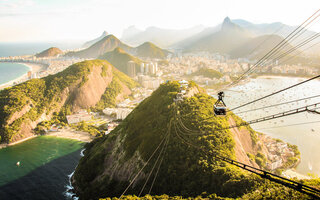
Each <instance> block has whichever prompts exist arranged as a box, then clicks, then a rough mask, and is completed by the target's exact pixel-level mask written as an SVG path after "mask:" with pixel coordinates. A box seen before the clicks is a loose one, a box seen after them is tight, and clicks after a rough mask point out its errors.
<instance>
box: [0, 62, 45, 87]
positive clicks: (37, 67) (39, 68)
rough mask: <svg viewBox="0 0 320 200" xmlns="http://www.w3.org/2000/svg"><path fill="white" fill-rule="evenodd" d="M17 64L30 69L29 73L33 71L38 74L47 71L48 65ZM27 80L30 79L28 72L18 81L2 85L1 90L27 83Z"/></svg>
mask: <svg viewBox="0 0 320 200" xmlns="http://www.w3.org/2000/svg"><path fill="white" fill-rule="evenodd" d="M17 63H18V64H22V65H24V66H26V67H28V68H29V71H31V72H32V73H37V72H40V71H42V70H46V68H47V66H46V65H43V64H39V63H24V62H17ZM27 79H28V72H26V73H25V74H23V75H22V76H20V77H17V78H16V79H14V80H11V81H9V82H7V83H3V84H0V90H2V89H5V88H7V87H10V86H12V85H13V84H14V83H15V82H22V81H26V80H27Z"/></svg>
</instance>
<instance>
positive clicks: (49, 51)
mask: <svg viewBox="0 0 320 200" xmlns="http://www.w3.org/2000/svg"><path fill="white" fill-rule="evenodd" d="M59 54H63V51H62V50H61V49H59V48H57V47H51V48H49V49H46V50H44V51H42V52H40V53H38V54H36V55H35V56H36V57H37V58H42V57H54V56H58V55H59Z"/></svg>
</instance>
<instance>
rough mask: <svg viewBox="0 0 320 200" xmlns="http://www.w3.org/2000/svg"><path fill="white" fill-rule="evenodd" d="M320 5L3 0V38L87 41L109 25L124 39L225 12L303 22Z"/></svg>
mask: <svg viewBox="0 0 320 200" xmlns="http://www.w3.org/2000/svg"><path fill="white" fill-rule="evenodd" d="M310 5H312V6H310ZM319 6H320V1H318V0H307V1H278V0H271V1H267V0H264V1H253V0H245V1H236V0H233V1H232V0H226V1H212V0H187V1H184V0H174V1H172V0H162V1H149V0H137V1H131V0H119V1H111V0H91V1H87V0H1V1H0V29H1V32H0V42H30V41H38V42H39V41H57V40H66V39H68V40H88V39H91V38H95V37H97V36H99V34H100V33H101V32H102V31H104V30H106V31H108V32H109V33H112V34H114V35H116V36H117V37H119V38H120V37H121V35H122V31H123V29H125V28H127V27H129V26H131V25H135V26H136V27H137V28H139V29H145V28H147V27H149V26H156V27H160V28H167V29H185V28H190V27H192V26H196V25H204V26H206V27H212V26H215V25H217V24H219V23H221V22H222V20H223V19H224V18H225V17H226V16H229V17H230V18H231V19H244V20H247V21H250V22H252V23H272V22H282V23H284V24H287V25H299V24H301V23H302V21H303V20H304V19H306V18H307V17H308V16H309V14H310V13H312V12H314V8H316V7H319ZM319 27H320V26H319V25H314V26H313V27H311V28H310V29H311V30H320V29H319Z"/></svg>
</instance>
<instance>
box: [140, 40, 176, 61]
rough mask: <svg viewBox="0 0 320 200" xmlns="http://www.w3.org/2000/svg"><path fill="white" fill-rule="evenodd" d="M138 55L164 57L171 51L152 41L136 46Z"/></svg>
mask: <svg viewBox="0 0 320 200" xmlns="http://www.w3.org/2000/svg"><path fill="white" fill-rule="evenodd" d="M135 50H136V51H135V52H136V55H137V56H138V57H143V58H159V59H164V58H166V57H167V55H168V54H169V53H170V51H167V50H164V49H161V48H159V47H157V46H156V45H155V44H153V43H151V42H145V43H143V44H142V45H140V46H138V47H136V48H135Z"/></svg>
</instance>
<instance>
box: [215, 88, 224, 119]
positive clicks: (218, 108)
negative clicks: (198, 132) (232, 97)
mask: <svg viewBox="0 0 320 200" xmlns="http://www.w3.org/2000/svg"><path fill="white" fill-rule="evenodd" d="M223 97H224V93H223V92H219V93H218V100H217V102H216V103H215V104H214V108H213V111H214V114H215V115H216V116H225V115H226V113H227V108H226V104H225V103H224V101H223Z"/></svg>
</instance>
